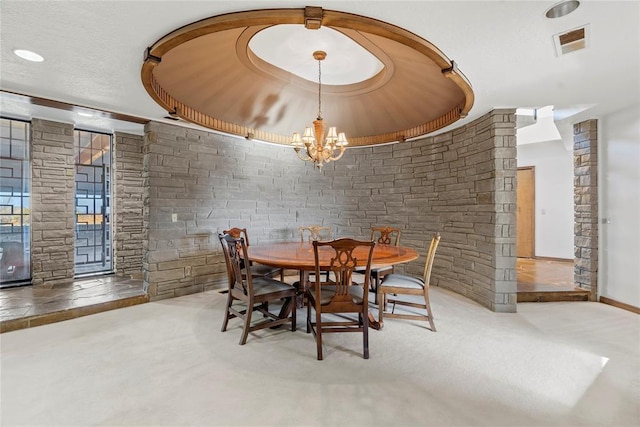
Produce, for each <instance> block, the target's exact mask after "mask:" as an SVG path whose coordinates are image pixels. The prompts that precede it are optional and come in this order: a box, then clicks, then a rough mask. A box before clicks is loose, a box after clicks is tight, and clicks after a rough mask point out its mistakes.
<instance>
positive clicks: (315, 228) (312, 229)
mask: <svg viewBox="0 0 640 427" xmlns="http://www.w3.org/2000/svg"><path fill="white" fill-rule="evenodd" d="M305 240H307V241H308V242H315V241H319V240H331V227H329V226H328V225H303V226H301V227H300V242H301V243H302V242H304V241H305ZM309 280H311V281H313V275H312V274H311V275H309ZM326 280H329V272H328V271H327V272H326Z"/></svg>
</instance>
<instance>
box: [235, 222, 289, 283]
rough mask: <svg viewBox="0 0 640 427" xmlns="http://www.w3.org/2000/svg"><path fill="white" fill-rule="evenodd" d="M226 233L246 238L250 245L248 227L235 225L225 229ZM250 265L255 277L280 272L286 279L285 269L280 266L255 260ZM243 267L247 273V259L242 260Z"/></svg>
mask: <svg viewBox="0 0 640 427" xmlns="http://www.w3.org/2000/svg"><path fill="white" fill-rule="evenodd" d="M223 233H224V234H229V235H231V236H233V237H234V238H236V239H239V238H240V237H243V238H244V241H245V243H246V245H247V247H249V246H250V243H249V235H248V234H247V229H246V228H238V227H233V228H230V229H229V230H224V231H223ZM249 265H250V269H251V275H252V276H253V277H262V276H266V277H274V276H275V275H276V274H280V280H281V281H284V269H283V268H280V267H271V266H269V265H264V264H257V263H254V262H251V261H250V262H249ZM242 269H243V273H242V274H246V271H245V260H244V259H243V260H242Z"/></svg>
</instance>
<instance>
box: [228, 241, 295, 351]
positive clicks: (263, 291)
mask: <svg viewBox="0 0 640 427" xmlns="http://www.w3.org/2000/svg"><path fill="white" fill-rule="evenodd" d="M218 238H219V239H220V244H221V245H222V252H223V253H224V259H225V263H226V265H227V277H228V280H229V288H228V293H227V304H226V307H225V314H224V321H223V323H222V332H225V331H226V330H227V325H228V324H229V320H230V319H233V318H235V317H238V318H241V319H242V320H243V321H244V325H243V328H242V335H241V336H240V345H244V344H245V343H246V342H247V337H248V335H249V332H253V331H257V330H259V329H264V328H272V327H274V326H278V325H282V324H284V323H288V322H291V331H295V330H296V305H295V304H294V303H292V302H293V301H294V298H295V297H296V288H294V287H293V286H291V285H289V284H287V283H284V282H281V281H279V280H275V279H272V278H270V277H264V276H262V277H253V276H252V275H251V274H247V275H243V274H242V256H243V255H244V254H246V253H247V245H246V243H245V240H244V238H243V237H240V238H235V237H233V236H232V235H230V234H218ZM282 299H284V300H285V301H286V302H288V303H289V305H290V306H291V315H290V316H288V317H287V316H285V317H281V316H280V315H276V314H274V313H271V312H270V311H269V302H271V301H280V300H282ZM236 301H238V302H240V303H242V304H243V305H242V306H241V307H242V308H240V305H239V304H236V305H234V302H236ZM254 311H258V312H260V313H262V315H263V319H262V320H261V321H259V322H257V323H254V324H253V325H252V324H251V316H252V314H253V312H254Z"/></svg>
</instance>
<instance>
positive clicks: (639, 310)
mask: <svg viewBox="0 0 640 427" xmlns="http://www.w3.org/2000/svg"><path fill="white" fill-rule="evenodd" d="M600 302H601V303H603V304H608V305H612V306H614V307H617V308H621V309H623V310H627V311H630V312H632V313H635V314H640V308H638V307H636V306H635V305H631V304H626V303H624V302H620V301H616V300H614V299H611V298H607V297H600Z"/></svg>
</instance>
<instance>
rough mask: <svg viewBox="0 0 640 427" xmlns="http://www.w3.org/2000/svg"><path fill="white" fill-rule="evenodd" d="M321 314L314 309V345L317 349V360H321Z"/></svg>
mask: <svg viewBox="0 0 640 427" xmlns="http://www.w3.org/2000/svg"><path fill="white" fill-rule="evenodd" d="M321 323H322V316H321V314H320V311H318V310H316V347H317V349H318V360H322V324H321Z"/></svg>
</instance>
